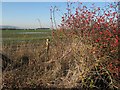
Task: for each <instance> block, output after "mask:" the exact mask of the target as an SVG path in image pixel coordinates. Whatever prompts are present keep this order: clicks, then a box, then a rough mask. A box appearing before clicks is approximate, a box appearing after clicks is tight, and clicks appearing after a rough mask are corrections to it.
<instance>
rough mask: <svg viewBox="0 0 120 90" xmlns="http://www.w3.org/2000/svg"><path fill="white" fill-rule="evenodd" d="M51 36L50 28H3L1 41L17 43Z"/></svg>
mask: <svg viewBox="0 0 120 90" xmlns="http://www.w3.org/2000/svg"><path fill="white" fill-rule="evenodd" d="M46 38H51V30H49V29H48V30H3V31H2V42H3V44H6V43H16V42H17V43H19V42H27V41H31V42H36V41H40V40H44V39H46Z"/></svg>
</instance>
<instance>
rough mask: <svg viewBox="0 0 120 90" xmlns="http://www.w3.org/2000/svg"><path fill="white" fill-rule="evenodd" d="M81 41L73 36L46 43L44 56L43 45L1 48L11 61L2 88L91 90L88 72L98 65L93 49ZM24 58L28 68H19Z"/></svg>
mask: <svg viewBox="0 0 120 90" xmlns="http://www.w3.org/2000/svg"><path fill="white" fill-rule="evenodd" d="M73 38H74V39H73ZM82 39H84V38H80V37H76V36H75V37H71V38H69V39H64V41H63V40H59V43H55V42H54V41H53V42H50V43H49V51H48V52H46V50H45V48H46V47H45V43H42V44H39V43H36V44H31V43H28V44H27V43H25V44H21V45H19V46H18V45H17V46H12V45H11V46H3V53H4V54H6V55H7V56H8V57H9V58H10V59H11V60H12V61H13V63H12V64H9V65H8V66H7V68H6V69H5V70H4V71H3V87H9V88H13V87H19V88H23V87H29V88H30V87H31V88H33V87H47V88H49V87H56V88H85V87H86V88H93V87H94V86H93V85H95V84H96V83H95V82H94V83H93V82H92V81H93V79H94V78H93V77H94V75H93V73H91V72H94V73H95V72H96V71H95V70H93V68H94V67H97V66H98V65H99V63H101V62H100V60H99V59H98V58H97V57H96V55H95V53H96V51H95V46H94V47H93V45H92V44H91V43H89V42H84V43H83V42H82ZM67 41H69V42H68V43H67ZM24 56H26V57H28V59H29V62H28V64H22V62H23V61H24V60H22V59H21V58H22V57H24ZM102 61H104V60H102ZM97 71H99V70H97ZM92 78H93V79H92ZM96 88H97V87H96ZM98 88H99V87H98Z"/></svg>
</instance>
